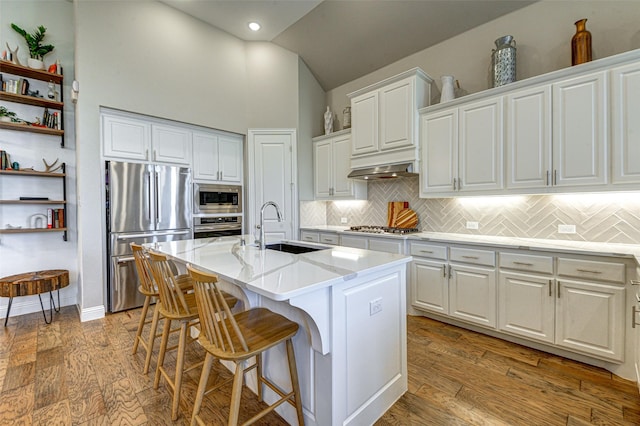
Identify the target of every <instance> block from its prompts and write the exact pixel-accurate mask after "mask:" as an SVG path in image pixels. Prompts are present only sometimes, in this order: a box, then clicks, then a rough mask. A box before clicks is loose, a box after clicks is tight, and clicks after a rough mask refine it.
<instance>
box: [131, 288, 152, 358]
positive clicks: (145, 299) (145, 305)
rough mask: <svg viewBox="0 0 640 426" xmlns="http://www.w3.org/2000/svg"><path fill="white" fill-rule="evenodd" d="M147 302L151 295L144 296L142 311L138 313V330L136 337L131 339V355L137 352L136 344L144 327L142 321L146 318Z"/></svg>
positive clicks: (149, 302) (149, 301)
mask: <svg viewBox="0 0 640 426" xmlns="http://www.w3.org/2000/svg"><path fill="white" fill-rule="evenodd" d="M149 304H151V297H150V296H145V298H144V305H142V312H141V313H140V321H139V322H138V331H137V332H136V338H135V340H134V341H133V351H132V352H131V353H132V354H133V355H135V354H136V352H138V344H139V343H140V336H142V329H143V328H144V322H145V320H146V319H147V311H148V310H149Z"/></svg>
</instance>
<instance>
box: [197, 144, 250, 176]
mask: <svg viewBox="0 0 640 426" xmlns="http://www.w3.org/2000/svg"><path fill="white" fill-rule="evenodd" d="M242 163H243V150H242V137H240V136H231V135H225V134H218V133H214V132H194V133H193V176H194V179H195V180H196V181H205V182H224V183H233V184H238V185H240V184H241V183H242V173H243V169H242Z"/></svg>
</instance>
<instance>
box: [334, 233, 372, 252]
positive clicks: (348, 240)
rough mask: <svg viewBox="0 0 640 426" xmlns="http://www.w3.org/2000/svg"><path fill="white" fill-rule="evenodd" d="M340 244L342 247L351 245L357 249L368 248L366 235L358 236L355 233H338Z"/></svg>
mask: <svg viewBox="0 0 640 426" xmlns="http://www.w3.org/2000/svg"><path fill="white" fill-rule="evenodd" d="M340 245H341V246H344V247H353V248H359V249H365V250H366V249H367V248H369V241H368V239H367V237H358V236H356V235H344V234H343V235H340Z"/></svg>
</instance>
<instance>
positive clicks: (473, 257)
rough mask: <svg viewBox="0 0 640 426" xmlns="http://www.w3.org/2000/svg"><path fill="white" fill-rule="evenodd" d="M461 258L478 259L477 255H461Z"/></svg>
mask: <svg viewBox="0 0 640 426" xmlns="http://www.w3.org/2000/svg"><path fill="white" fill-rule="evenodd" d="M462 258H463V259H476V260H477V259H480V258H479V257H478V256H462Z"/></svg>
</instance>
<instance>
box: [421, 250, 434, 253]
mask: <svg viewBox="0 0 640 426" xmlns="http://www.w3.org/2000/svg"><path fill="white" fill-rule="evenodd" d="M420 253H433V251H431V250H420Z"/></svg>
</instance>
